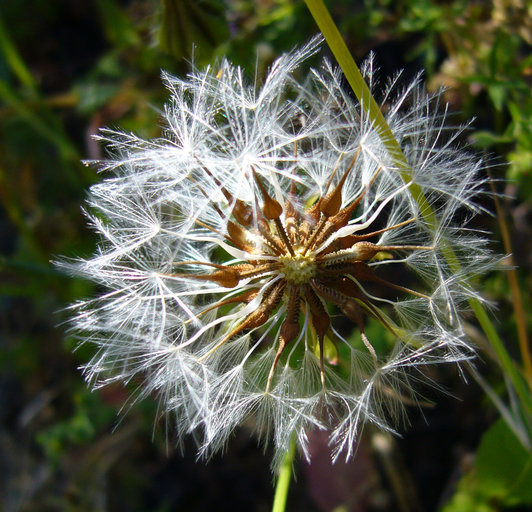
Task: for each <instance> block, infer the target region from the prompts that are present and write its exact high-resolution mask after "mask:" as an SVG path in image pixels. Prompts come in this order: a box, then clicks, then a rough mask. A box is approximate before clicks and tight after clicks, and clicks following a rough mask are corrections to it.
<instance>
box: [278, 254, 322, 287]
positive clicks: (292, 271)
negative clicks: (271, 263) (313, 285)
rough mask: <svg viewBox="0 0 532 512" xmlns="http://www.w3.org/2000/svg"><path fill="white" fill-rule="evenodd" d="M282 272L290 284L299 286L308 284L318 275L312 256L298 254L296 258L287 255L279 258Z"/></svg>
mask: <svg viewBox="0 0 532 512" xmlns="http://www.w3.org/2000/svg"><path fill="white" fill-rule="evenodd" d="M279 260H280V261H281V263H282V265H283V266H282V272H283V273H284V275H285V277H286V280H287V281H288V282H289V283H294V284H297V285H301V284H306V283H308V282H309V281H310V280H311V279H312V278H313V277H314V276H315V275H316V263H315V262H314V258H313V257H312V256H311V255H304V256H303V255H302V254H298V253H296V255H295V256H291V255H286V256H282V257H281V258H279Z"/></svg>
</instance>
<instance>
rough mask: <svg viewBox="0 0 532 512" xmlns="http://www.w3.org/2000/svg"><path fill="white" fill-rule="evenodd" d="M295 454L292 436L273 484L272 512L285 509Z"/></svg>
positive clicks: (294, 442)
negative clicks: (275, 481) (275, 482)
mask: <svg viewBox="0 0 532 512" xmlns="http://www.w3.org/2000/svg"><path fill="white" fill-rule="evenodd" d="M295 454H296V441H295V437H294V436H292V439H291V440H290V446H289V447H288V451H287V452H286V455H285V456H284V459H283V462H282V464H281V468H280V470H279V477H278V479H277V484H276V486H275V497H274V498H273V507H272V512H284V511H285V509H286V499H287V498H288V489H289V487H290V480H291V478H292V464H293V462H294V457H295Z"/></svg>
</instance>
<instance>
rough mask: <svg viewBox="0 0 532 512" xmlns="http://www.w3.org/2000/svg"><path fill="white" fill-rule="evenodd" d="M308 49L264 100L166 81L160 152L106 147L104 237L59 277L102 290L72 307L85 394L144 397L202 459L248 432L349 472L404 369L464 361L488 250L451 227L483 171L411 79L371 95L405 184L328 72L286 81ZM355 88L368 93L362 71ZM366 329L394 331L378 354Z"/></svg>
mask: <svg viewBox="0 0 532 512" xmlns="http://www.w3.org/2000/svg"><path fill="white" fill-rule="evenodd" d="M317 47H318V44H317V40H314V41H313V42H311V43H310V44H309V45H307V46H306V47H304V48H303V49H300V50H295V51H294V52H292V53H290V54H287V55H285V56H283V57H281V58H280V59H279V60H278V61H277V62H276V63H275V64H273V65H272V67H271V71H270V72H269V74H268V76H267V77H266V80H265V83H264V85H263V87H262V88H261V89H260V90H258V89H257V87H256V85H248V84H247V83H246V81H245V80H244V78H243V75H244V73H243V72H242V70H240V69H239V68H237V67H235V66H232V65H231V64H229V63H228V62H226V61H223V62H222V63H221V69H220V70H219V72H218V70H215V71H213V70H212V69H209V70H206V71H204V72H202V71H199V70H197V69H196V70H194V71H193V73H192V74H191V75H190V76H189V77H188V78H186V79H179V78H175V77H170V76H166V77H165V80H166V82H167V84H168V85H169V89H170V91H171V93H172V101H171V104H170V105H168V107H167V109H166V111H165V116H166V118H167V126H168V129H167V131H166V133H165V134H164V137H163V138H161V139H158V140H155V141H153V140H150V141H143V140H141V139H139V138H137V137H135V136H133V135H130V134H125V133H116V132H110V131H108V132H105V133H104V134H103V135H102V137H101V138H102V139H104V140H106V141H107V142H108V144H109V145H110V146H111V147H113V148H114V149H116V150H117V156H116V157H115V158H114V159H111V160H109V161H107V162H102V163H101V165H102V167H103V168H104V169H106V170H107V171H109V172H108V173H107V176H109V175H111V174H112V173H114V175H112V176H109V177H108V178H107V179H104V181H103V182H102V183H99V184H97V185H94V186H93V187H92V189H91V195H90V205H89V206H90V208H89V209H90V212H89V216H90V218H91V221H92V225H93V227H94V228H95V229H96V230H97V231H98V232H99V234H100V235H101V240H102V241H101V242H100V246H99V248H98V251H97V253H96V254H95V256H94V257H93V258H91V259H89V260H78V261H75V262H69V263H63V264H62V265H63V267H66V268H68V270H69V271H70V272H71V273H73V274H76V275H82V276H84V277H86V278H89V279H92V280H93V281H95V282H96V283H97V284H98V289H104V288H105V289H106V291H105V292H104V293H102V294H101V296H99V297H95V298H92V299H88V300H86V301H84V302H80V303H79V304H77V305H75V306H73V308H72V309H73V310H77V312H78V314H77V317H76V318H75V320H74V322H73V323H74V328H75V330H76V331H77V333H78V334H79V336H80V339H81V340H82V341H88V342H90V343H93V344H95V345H97V349H98V350H97V351H96V355H95V356H94V359H93V360H92V361H91V362H90V363H89V364H87V365H86V375H87V378H88V379H89V380H90V381H92V382H94V383H95V384H96V385H99V384H103V383H107V382H113V381H115V380H117V379H120V380H123V381H125V382H142V383H143V385H145V387H146V389H144V390H143V391H142V393H143V395H146V396H147V395H151V394H155V393H157V394H158V395H159V396H160V400H161V409H162V410H164V411H166V412H167V413H168V414H169V415H173V416H175V418H176V430H177V436H178V438H179V440H180V439H181V437H183V436H185V435H186V434H188V433H190V432H191V431H195V432H196V433H197V436H195V439H197V440H199V448H200V452H201V453H202V454H205V455H209V454H211V453H213V452H214V451H216V450H218V449H222V448H223V447H224V445H225V443H226V442H227V441H228V440H229V439H230V437H231V434H232V432H233V431H234V429H235V428H236V427H237V426H238V425H240V424H242V423H243V422H245V421H246V420H247V419H248V418H249V417H250V416H254V418H255V419H256V421H254V422H247V423H254V424H256V425H257V429H258V431H259V435H260V436H261V437H262V439H266V438H267V436H269V437H270V439H272V440H274V442H275V444H276V454H277V458H276V462H280V460H281V456H282V455H283V454H284V453H285V452H286V450H287V449H288V446H289V444H290V442H291V440H292V439H293V437H294V436H295V437H296V438H297V440H298V443H299V445H300V448H301V449H302V451H303V452H304V453H305V455H307V456H308V450H307V444H306V443H307V442H308V439H307V432H308V430H309V429H313V428H314V429H324V428H328V429H329V431H330V440H331V445H332V446H334V450H335V451H334V457H337V456H338V455H339V453H340V452H341V451H342V450H344V451H345V453H346V455H347V456H350V455H352V454H353V453H354V443H355V440H356V438H357V434H358V432H359V431H360V425H361V424H362V423H364V422H366V421H367V422H371V423H374V424H377V425H378V426H379V427H382V428H385V429H389V430H393V429H394V427H395V423H393V421H394V420H395V416H397V414H398V413H400V411H401V409H402V407H401V406H402V404H403V403H411V402H412V401H413V400H414V401H415V394H414V391H413V388H412V383H411V381H410V380H409V375H411V374H416V377H415V379H416V380H417V379H418V377H417V372H413V371H412V369H413V368H415V369H419V368H422V367H425V366H426V365H427V363H428V362H431V361H433V362H439V361H442V362H443V361H445V362H451V361H459V360H461V359H463V358H464V357H468V356H469V354H470V353H471V350H470V348H469V344H468V340H467V338H466V337H465V334H464V332H465V329H463V327H462V325H461V321H460V313H461V310H462V309H463V308H464V306H466V307H467V302H468V300H469V299H471V298H475V299H479V298H480V297H479V295H478V294H477V293H476V292H475V290H474V288H473V286H472V285H471V283H469V282H468V280H467V276H477V275H479V273H481V272H483V271H486V270H488V269H490V268H492V266H493V263H492V262H493V261H494V258H492V257H491V255H490V253H489V251H487V250H486V249H485V240H484V239H483V235H482V234H480V233H476V232H474V231H473V230H472V229H462V228H463V226H462V224H463V221H464V219H465V218H468V217H469V216H468V215H467V212H468V211H469V212H471V213H475V212H476V211H478V208H477V207H476V205H475V201H474V198H475V195H476V194H477V193H478V191H479V190H480V189H482V187H483V186H484V185H485V183H484V182H483V181H482V178H480V176H482V175H483V170H484V169H483V164H482V162H480V161H478V160H476V159H475V158H474V157H472V156H471V155H468V154H467V153H464V152H463V151H461V150H459V149H458V148H456V147H454V146H453V142H452V141H453V140H454V138H453V137H442V133H444V128H443V125H442V117H441V116H440V115H437V114H436V111H437V109H436V110H435V109H434V108H433V107H434V106H435V107H437V105H433V104H434V103H437V102H438V97H437V96H436V97H435V98H434V97H433V98H432V99H431V98H430V97H427V96H426V95H425V94H424V93H423V92H422V90H421V88H420V87H419V83H414V84H412V85H411V86H410V87H407V88H405V89H404V93H400V94H398V95H396V94H395V93H394V92H393V91H392V90H391V89H388V90H386V91H384V95H383V97H386V98H388V101H389V102H390V103H391V104H390V105H389V108H387V109H386V112H385V113H384V114H383V115H385V117H386V121H387V122H388V124H389V126H390V130H391V132H392V133H393V136H394V137H395V138H396V139H397V141H398V143H399V144H400V147H401V148H403V150H404V155H405V158H406V159H407V161H408V169H409V172H410V175H409V176H407V177H405V176H404V175H401V174H400V173H399V172H398V170H397V165H396V163H395V162H394V161H393V159H392V158H391V157H390V155H389V153H388V152H387V151H386V149H385V147H384V145H383V144H382V141H381V139H380V137H379V134H378V133H377V132H376V130H375V127H374V125H373V123H372V122H371V119H369V117H368V115H367V114H366V112H365V111H364V109H363V108H362V107H361V106H360V105H359V104H357V103H356V102H355V101H354V100H353V98H352V97H351V95H349V94H346V91H345V86H344V84H343V80H342V79H341V73H340V72H338V71H337V70H334V69H333V68H332V66H331V65H330V64H329V63H327V62H325V63H324V64H323V67H322V68H321V69H320V70H315V71H314V72H313V73H312V74H311V78H310V79H309V80H305V81H304V83H303V84H301V85H300V84H297V83H296V81H295V80H294V79H293V77H292V76H291V73H292V71H293V70H294V68H295V67H296V66H297V65H298V64H299V63H300V62H301V61H302V60H303V59H305V58H306V57H307V56H309V55H311V54H312V53H314V52H315V51H316V50H317ZM363 69H364V68H363ZM365 73H366V79H367V80H368V82H370V83H371V82H372V76H373V68H372V63H371V61H369V63H368V64H367V65H366V66H365ZM391 84H392V85H391V86H390V87H393V82H391ZM431 112H434V114H432V113H431ZM411 181H412V182H414V183H416V186H417V188H418V191H419V190H420V191H421V192H422V193H423V194H424V197H426V198H427V199H426V200H427V202H428V203H430V204H431V206H432V207H433V209H434V218H435V220H434V222H432V221H431V222H429V221H427V219H423V212H422V211H420V208H419V206H418V205H417V204H416V197H413V195H412V193H411V189H410V188H409V186H410V182H411ZM416 196H418V197H419V194H418V192H416ZM423 210H426V208H425V207H424V208H423ZM450 249H452V250H453V251H454V254H455V255H456V258H457V260H459V262H460V264H461V269H462V270H461V271H460V273H459V275H456V274H455V272H454V271H453V268H452V266H451V265H449V264H448V262H447V261H446V260H445V258H444V257H443V256H442V255H443V254H444V253H448V252H449V250H450ZM380 251H385V253H386V254H387V256H386V258H379V257H378V256H379V254H380ZM388 255H389V256H388ZM453 266H454V265H453ZM405 267H406V271H405ZM405 274H406V275H408V281H407V282H405V279H404V278H403V276H404V275H405ZM384 276H386V277H387V278H389V279H390V280H391V281H392V282H390V281H386V280H385V279H384ZM415 276H418V277H419V279H415ZM406 285H408V286H409V287H411V289H410V288H407V287H406ZM339 317H343V320H341V319H340V320H337V319H338V318H339ZM368 321H371V322H373V324H374V325H373V326H372V332H374V328H375V327H378V326H377V325H375V324H380V325H381V327H382V328H383V329H386V330H387V331H388V332H389V333H390V334H391V335H393V336H386V337H385V338H386V340H385V341H383V342H382V343H379V349H378V350H377V347H375V348H373V346H372V340H371V339H370V338H371V336H366V334H365V332H364V328H365V326H366V323H367V322H368ZM350 323H351V324H352V326H353V330H352V332H350V333H349V334H348V335H345V333H346V332H347V329H346V328H347V327H348V325H349V324H350ZM340 326H341V327H342V328H341V329H339V328H338V327H340ZM344 335H345V337H344ZM388 340H391V341H388ZM327 345H329V346H334V347H338V351H337V354H336V355H335V357H334V358H329V357H328V355H327V350H324V347H325V348H326V346H327ZM318 352H319V354H318ZM336 359H338V360H339V361H338V363H339V364H335V362H333V361H336Z"/></svg>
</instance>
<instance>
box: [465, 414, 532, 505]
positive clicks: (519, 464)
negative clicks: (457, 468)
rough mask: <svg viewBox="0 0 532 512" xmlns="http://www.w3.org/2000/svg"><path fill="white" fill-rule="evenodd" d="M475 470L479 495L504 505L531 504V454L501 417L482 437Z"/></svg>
mask: <svg viewBox="0 0 532 512" xmlns="http://www.w3.org/2000/svg"><path fill="white" fill-rule="evenodd" d="M475 467H476V471H477V479H478V487H479V490H480V491H481V492H482V494H485V495H486V496H489V497H491V498H495V499H499V500H500V502H501V503H504V504H506V505H518V504H524V503H526V504H532V453H530V452H529V451H527V450H526V449H525V448H524V447H523V446H522V445H521V443H520V442H519V441H518V440H517V439H516V437H515V435H514V434H513V433H512V432H511V431H510V429H509V428H508V425H507V424H506V422H505V421H504V420H503V419H502V418H500V419H499V420H498V421H497V422H495V424H494V425H492V427H491V428H490V429H489V430H488V431H487V432H486V433H485V434H484V437H483V438H482V441H481V442H480V446H479V448H478V451H477V458H476V462H475Z"/></svg>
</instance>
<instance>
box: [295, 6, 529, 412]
mask: <svg viewBox="0 0 532 512" xmlns="http://www.w3.org/2000/svg"><path fill="white" fill-rule="evenodd" d="M305 3H306V5H307V7H308V9H309V11H310V12H311V14H312V16H313V18H314V20H315V21H316V24H317V25H318V27H319V29H320V31H321V33H322V34H323V36H324V38H325V40H326V41H327V44H328V45H329V47H330V48H331V51H332V53H333V55H334V57H335V58H336V60H337V62H338V64H339V65H340V67H341V69H342V71H343V72H344V75H345V77H346V79H347V81H348V82H349V85H350V86H351V88H352V89H353V92H354V93H355V95H356V97H357V98H358V100H359V101H360V103H361V105H362V108H363V109H364V110H365V111H366V113H367V114H368V116H369V118H370V120H371V122H372V123H373V125H374V127H375V129H376V130H377V133H378V134H379V137H380V138H381V141H382V143H383V145H384V146H385V148H386V150H387V151H388V153H389V155H390V157H391V158H392V159H393V161H394V163H395V165H396V166H397V168H398V171H399V173H400V174H401V176H402V178H403V179H404V180H405V181H410V174H411V173H410V167H409V165H408V162H407V160H406V157H405V155H404V154H403V152H402V150H401V147H400V146H399V143H398V142H397V140H396V139H395V137H394V135H393V133H392V131H391V129H390V127H389V126H388V123H387V122H386V119H385V118H384V116H383V114H382V112H381V109H380V107H379V105H378V104H377V102H376V101H375V99H374V98H373V96H372V94H371V91H370V89H369V87H368V86H367V84H366V82H365V81H364V78H363V76H362V73H360V70H359V69H358V66H357V65H356V63H355V61H354V59H353V56H352V55H351V53H350V51H349V49H348V48H347V45H346V44H345V42H344V40H343V38H342V35H341V34H340V31H339V30H338V27H337V26H336V24H335V23H334V21H333V19H332V17H331V15H330V14H329V11H328V10H327V7H325V4H324V3H323V1H322V0H305ZM410 191H411V193H412V196H413V198H414V200H415V201H416V202H417V204H418V206H419V209H420V212H421V215H422V216H423V219H424V220H425V222H427V224H429V225H430V226H432V227H433V226H435V224H436V222H437V220H436V216H435V214H434V211H433V210H432V208H431V206H430V205H429V203H428V201H427V199H426V197H425V196H424V194H423V192H422V190H421V187H419V186H418V185H417V184H416V183H412V184H411V186H410ZM442 252H443V254H444V256H445V259H446V260H447V262H448V264H449V266H450V268H451V269H452V270H453V271H454V272H458V271H459V270H460V263H459V261H458V259H457V257H456V255H455V254H454V251H453V249H452V248H451V247H449V246H446V247H442ZM469 303H470V306H471V308H472V310H473V311H474V313H475V315H476V317H477V319H478V321H479V323H480V326H481V327H482V330H483V331H484V333H485V334H486V336H487V338H488V340H489V341H490V343H491V345H492V346H493V349H494V350H495V352H496V353H497V357H498V362H499V364H500V365H501V367H502V368H503V370H504V371H505V372H506V374H507V375H508V377H509V378H510V380H511V382H512V385H513V386H514V388H515V391H516V393H517V395H518V396H519V398H520V400H521V403H522V405H523V407H524V408H525V410H526V412H527V413H528V414H529V415H532V397H531V396H530V393H529V389H528V386H527V385H526V383H525V382H524V381H523V378H522V376H521V374H520V372H519V371H518V369H517V368H516V366H515V365H514V363H513V361H512V359H511V357H510V355H509V354H508V352H507V351H506V349H505V347H504V343H503V342H502V340H501V338H500V337H499V335H498V333H497V331H496V329H495V327H494V326H493V323H492V322H491V320H490V319H489V317H488V314H487V313H486V310H485V309H484V307H483V306H482V304H481V303H480V302H479V301H478V300H476V299H471V300H470V301H469Z"/></svg>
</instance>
